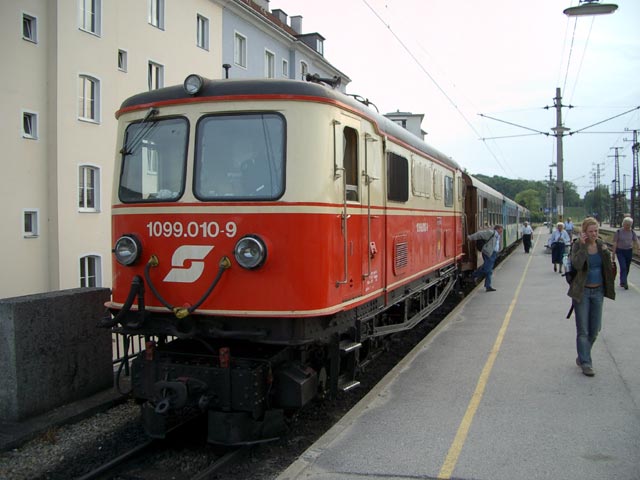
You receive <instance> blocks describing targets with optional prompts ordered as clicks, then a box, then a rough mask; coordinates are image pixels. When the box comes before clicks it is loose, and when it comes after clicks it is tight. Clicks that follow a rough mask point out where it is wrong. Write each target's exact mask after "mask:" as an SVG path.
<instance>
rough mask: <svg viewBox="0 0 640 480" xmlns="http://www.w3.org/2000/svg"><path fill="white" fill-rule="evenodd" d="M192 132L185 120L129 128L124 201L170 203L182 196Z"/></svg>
mask: <svg viewBox="0 0 640 480" xmlns="http://www.w3.org/2000/svg"><path fill="white" fill-rule="evenodd" d="M188 131H189V127H188V124H187V121H186V120H185V119H184V118H168V119H164V120H157V121H155V120H154V121H143V122H137V123H132V124H131V125H129V126H128V127H127V130H126V132H125V137H124V138H125V140H124V146H123V148H122V151H121V153H122V171H121V172H120V184H119V186H118V197H119V198H120V200H121V201H123V202H125V203H128V202H129V203H130V202H167V201H173V200H177V199H178V198H180V197H181V196H182V193H183V191H184V175H185V166H186V158H187V138H188V137H189V132H188Z"/></svg>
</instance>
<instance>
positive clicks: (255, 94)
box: [116, 79, 460, 169]
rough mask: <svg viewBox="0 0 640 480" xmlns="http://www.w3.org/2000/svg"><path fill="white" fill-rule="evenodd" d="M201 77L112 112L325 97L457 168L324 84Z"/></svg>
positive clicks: (140, 97)
mask: <svg viewBox="0 0 640 480" xmlns="http://www.w3.org/2000/svg"><path fill="white" fill-rule="evenodd" d="M203 80H204V84H203V86H202V89H201V90H200V91H199V92H198V94H196V95H190V94H188V93H186V92H185V90H184V88H183V86H182V85H175V86H171V87H166V88H161V89H157V90H152V91H149V92H144V93H139V94H137V95H133V96H132V97H129V98H127V99H126V100H125V101H124V102H122V105H121V106H120V110H119V111H118V112H117V113H116V116H119V115H120V114H122V113H124V112H125V111H130V110H138V109H141V108H149V107H152V106H161V105H162V104H176V103H180V101H181V100H184V101H185V102H189V103H191V102H198V101H202V102H207V101H214V100H215V99H216V98H218V99H224V100H233V97H238V99H244V100H251V99H256V100H257V99H259V98H260V97H261V96H279V97H282V98H283V99H285V100H286V99H287V98H290V99H300V98H304V97H307V98H308V99H309V100H310V101H314V100H315V101H318V100H320V101H322V100H327V101H330V102H338V103H341V104H343V105H345V106H347V107H348V108H350V109H351V110H354V111H356V112H357V113H360V114H361V115H362V116H364V117H367V118H369V119H371V120H372V121H374V122H375V123H377V125H378V128H379V129H380V130H381V131H382V132H383V133H385V134H387V135H390V136H392V137H395V138H396V139H398V140H400V141H402V142H403V143H405V144H408V145H410V146H411V147H413V148H415V149H417V150H419V151H421V152H423V153H426V154H427V155H429V156H431V157H433V158H435V159H437V160H438V161H440V162H442V163H444V164H446V165H448V166H449V167H451V168H455V169H460V166H459V165H458V163H457V162H456V161H455V160H453V159H452V158H451V157H449V156H447V155H445V154H444V153H442V152H440V151H438V150H437V149H435V148H433V147H431V146H430V145H429V144H427V143H426V142H424V141H423V140H422V139H420V138H418V137H416V136H415V135H414V134H412V133H411V132H409V131H408V130H406V129H404V128H402V127H401V126H399V125H398V124H396V123H394V122H392V121H391V120H389V119H388V118H386V117H385V116H383V115H380V114H379V113H377V112H375V111H374V110H373V109H371V108H369V107H367V106H365V105H364V104H363V103H361V102H359V101H357V100H355V99H354V98H353V97H351V96H349V95H345V94H344V93H342V92H339V91H337V90H334V89H331V88H328V87H326V86H324V85H321V84H318V83H312V82H303V81H299V80H275V79H253V80H228V79H227V80H210V79H203Z"/></svg>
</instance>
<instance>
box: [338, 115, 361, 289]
mask: <svg viewBox="0 0 640 480" xmlns="http://www.w3.org/2000/svg"><path fill="white" fill-rule="evenodd" d="M350 120H351V119H350V118H346V117H343V121H342V124H339V125H337V127H341V128H336V130H338V131H340V130H341V135H336V139H335V141H336V148H337V149H339V150H341V154H342V155H340V154H338V158H339V157H342V166H340V165H339V164H338V165H337V168H336V177H337V178H336V181H337V182H341V187H342V188H341V190H342V214H341V215H340V218H339V220H340V222H341V232H342V239H341V240H342V247H343V248H342V255H341V257H342V258H341V260H342V266H343V272H342V278H340V279H339V280H338V281H337V282H336V285H337V287H338V288H340V290H341V292H342V299H343V300H350V299H352V298H356V297H359V296H361V295H362V255H363V253H362V248H363V235H365V236H366V232H363V218H362V212H363V208H362V203H361V202H362V200H363V198H362V197H363V194H362V193H363V192H362V186H361V176H360V175H359V169H360V168H361V163H362V162H361V160H360V157H361V148H360V145H361V141H364V139H362V138H361V137H360V134H359V132H358V130H357V128H356V126H357V125H358V124H357V123H356V122H353V126H349V125H348V124H349V123H352V122H350ZM345 124H346V125H345ZM365 226H366V224H365Z"/></svg>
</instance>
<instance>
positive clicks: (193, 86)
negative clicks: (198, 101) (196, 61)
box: [183, 73, 204, 95]
mask: <svg viewBox="0 0 640 480" xmlns="http://www.w3.org/2000/svg"><path fill="white" fill-rule="evenodd" d="M203 83H204V80H202V77H201V76H200V75H196V74H195V73H192V74H191V75H189V76H188V77H187V78H185V79H184V84H183V87H184V91H185V92H187V93H188V94H189V95H196V94H197V93H198V92H199V91H200V89H201V88H202V84H203Z"/></svg>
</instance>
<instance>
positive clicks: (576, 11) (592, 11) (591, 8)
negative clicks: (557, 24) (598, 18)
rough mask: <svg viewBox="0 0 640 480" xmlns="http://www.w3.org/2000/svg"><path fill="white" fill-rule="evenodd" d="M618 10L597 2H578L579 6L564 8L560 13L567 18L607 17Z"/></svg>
mask: <svg viewBox="0 0 640 480" xmlns="http://www.w3.org/2000/svg"><path fill="white" fill-rule="evenodd" d="M617 9H618V5H615V4H613V3H598V0H580V2H579V5H577V6H575V7H569V8H566V9H565V10H564V11H563V12H562V13H564V14H565V15H566V16H568V17H579V16H582V15H607V14H609V13H613V12H615V11H616V10H617Z"/></svg>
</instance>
